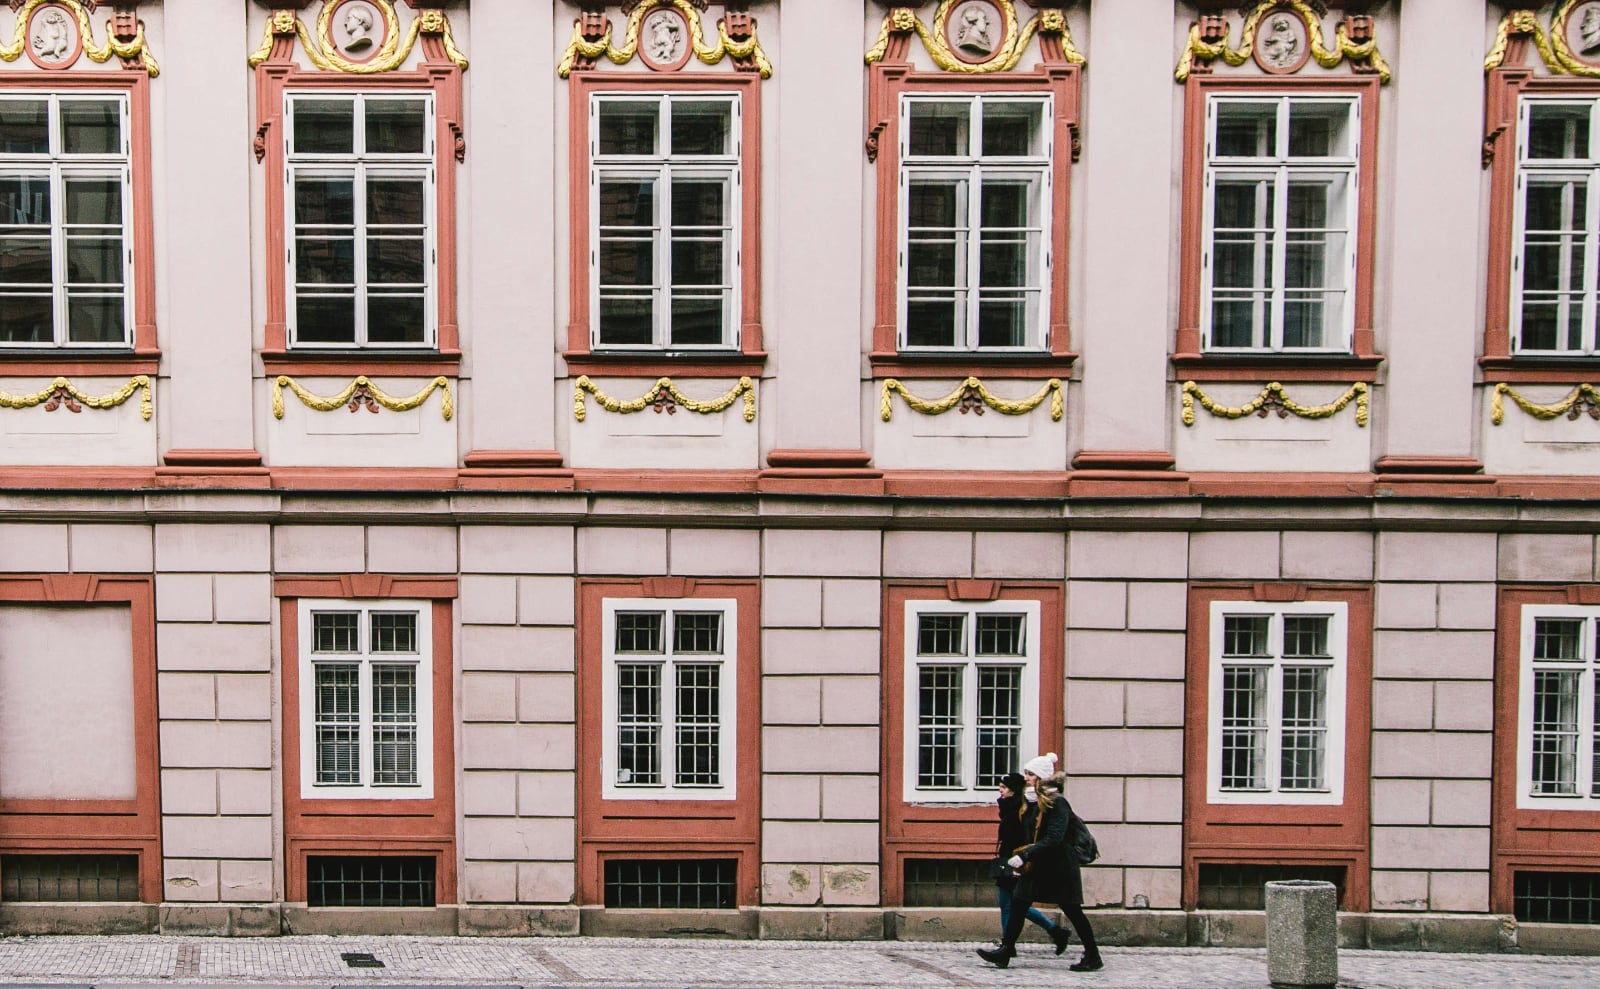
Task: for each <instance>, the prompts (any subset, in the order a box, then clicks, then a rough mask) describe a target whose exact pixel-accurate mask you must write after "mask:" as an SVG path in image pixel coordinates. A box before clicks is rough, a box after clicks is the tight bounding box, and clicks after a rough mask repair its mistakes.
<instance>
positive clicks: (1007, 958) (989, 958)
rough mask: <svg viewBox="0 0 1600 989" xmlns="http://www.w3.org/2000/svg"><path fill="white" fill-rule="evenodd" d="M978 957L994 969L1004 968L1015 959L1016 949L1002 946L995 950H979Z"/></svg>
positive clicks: (1007, 945) (1005, 945)
mask: <svg viewBox="0 0 1600 989" xmlns="http://www.w3.org/2000/svg"><path fill="white" fill-rule="evenodd" d="M978 957H979V958H982V959H983V960H984V961H986V962H988V963H989V964H991V965H993V966H994V967H995V968H1005V967H1006V966H1007V965H1010V964H1011V959H1013V958H1015V957H1017V949H1015V948H1013V947H1011V946H1010V945H1009V944H1002V945H1000V946H999V947H996V948H979V949H978Z"/></svg>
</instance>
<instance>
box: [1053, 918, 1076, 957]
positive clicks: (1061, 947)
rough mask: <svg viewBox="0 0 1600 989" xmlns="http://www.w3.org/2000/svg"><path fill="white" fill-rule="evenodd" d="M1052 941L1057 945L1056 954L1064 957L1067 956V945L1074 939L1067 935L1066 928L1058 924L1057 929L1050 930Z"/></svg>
mask: <svg viewBox="0 0 1600 989" xmlns="http://www.w3.org/2000/svg"><path fill="white" fill-rule="evenodd" d="M1050 940H1052V941H1054V942H1055V943H1056V954H1057V955H1063V954H1066V951H1067V945H1068V944H1069V943H1070V942H1071V940H1072V939H1071V938H1070V937H1069V936H1068V935H1067V930H1066V928H1064V927H1062V926H1061V925H1059V924H1057V925H1056V926H1055V927H1052V928H1050Z"/></svg>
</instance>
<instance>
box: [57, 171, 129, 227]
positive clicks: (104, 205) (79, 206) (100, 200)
mask: <svg viewBox="0 0 1600 989" xmlns="http://www.w3.org/2000/svg"><path fill="white" fill-rule="evenodd" d="M63 185H64V186H65V187H66V200H67V209H66V215H65V216H64V217H63V218H62V219H63V221H64V222H66V223H81V224H95V225H98V226H113V227H120V226H122V182H121V180H119V179H115V178H105V177H101V176H95V177H94V178H66V179H64V180H63Z"/></svg>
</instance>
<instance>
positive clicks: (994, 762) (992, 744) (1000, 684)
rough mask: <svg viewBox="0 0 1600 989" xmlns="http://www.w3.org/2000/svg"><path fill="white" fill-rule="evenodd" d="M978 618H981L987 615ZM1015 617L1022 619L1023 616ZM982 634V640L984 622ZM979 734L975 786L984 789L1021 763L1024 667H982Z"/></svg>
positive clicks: (979, 696)
mask: <svg viewBox="0 0 1600 989" xmlns="http://www.w3.org/2000/svg"><path fill="white" fill-rule="evenodd" d="M978 617H979V618H980V619H981V618H983V617H984V616H982V615H980V616H978ZM997 617H1004V618H1009V617H1013V616H1009V615H1007V616H997ZM1015 617H1017V618H1018V620H1019V621H1020V616H1015ZM978 635H979V637H980V639H981V637H982V635H983V631H982V627H981V625H980V627H979V632H978ZM977 736H978V737H977V743H978V744H977V756H978V778H977V780H976V781H975V785H976V786H978V787H979V788H980V789H981V788H987V787H991V786H994V785H995V784H997V783H999V782H1000V777H1002V776H1004V775H1005V774H1006V773H1009V772H1012V771H1014V770H1015V769H1016V767H1017V766H1018V765H1020V764H1021V760H1022V752H1021V751H1020V749H1019V743H1020V740H1021V738H1022V667H1020V666H980V667H978V724H977Z"/></svg>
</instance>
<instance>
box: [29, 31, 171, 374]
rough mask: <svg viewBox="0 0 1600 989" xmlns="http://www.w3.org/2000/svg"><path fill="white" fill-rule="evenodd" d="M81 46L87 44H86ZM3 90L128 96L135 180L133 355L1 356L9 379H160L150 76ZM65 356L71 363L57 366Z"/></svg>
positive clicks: (73, 78)
mask: <svg viewBox="0 0 1600 989" xmlns="http://www.w3.org/2000/svg"><path fill="white" fill-rule="evenodd" d="M80 43H81V42H80ZM0 88H3V89H4V90H5V91H6V92H8V93H19V94H24V95H25V94H28V93H40V94H43V93H50V92H53V93H74V92H84V91H98V92H107V91H112V92H119V93H126V94H127V96H128V119H129V134H128V140H129V144H128V167H129V170H130V173H131V175H132V180H133V201H132V202H131V203H130V204H129V209H130V211H131V224H130V225H131V227H132V230H133V244H132V247H133V270H132V272H131V274H130V276H129V285H130V287H131V290H132V292H133V349H132V351H131V352H130V351H128V350H126V349H119V350H112V351H100V352H94V351H84V350H78V349H74V350H73V351H72V352H71V353H69V354H63V353H62V352H61V351H52V352H51V354H50V355H46V354H43V353H40V352H39V351H36V350H35V351H28V352H25V353H17V352H12V353H10V354H0V365H3V368H4V371H5V373H6V374H14V375H29V374H45V375H51V376H55V375H69V376H70V375H80V374H81V375H90V374H109V375H122V374H155V373H156V371H157V370H158V368H159V365H160V357H161V351H160V348H159V347H158V346H157V343H156V269H155V221H154V211H155V208H154V205H153V203H152V192H151V177H150V75H149V73H148V72H147V71H146V70H145V67H144V66H143V65H133V66H125V67H124V71H120V72H87V71H78V72H49V71H39V72H7V73H5V74H4V75H3V76H0ZM52 356H63V357H66V358H67V359H66V360H54V359H51V358H52Z"/></svg>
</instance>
